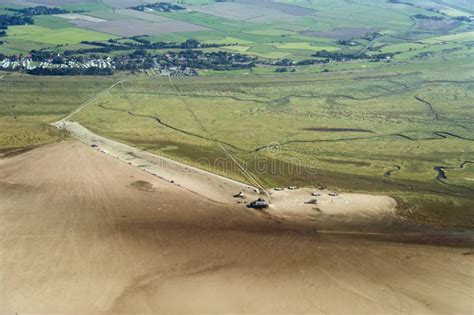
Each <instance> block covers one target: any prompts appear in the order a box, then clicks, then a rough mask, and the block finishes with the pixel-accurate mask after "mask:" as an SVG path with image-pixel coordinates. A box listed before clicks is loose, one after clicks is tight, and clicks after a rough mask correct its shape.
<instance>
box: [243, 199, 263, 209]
mask: <svg viewBox="0 0 474 315" xmlns="http://www.w3.org/2000/svg"><path fill="white" fill-rule="evenodd" d="M247 207H249V208H253V209H266V208H268V202H267V201H266V200H263V199H262V198H258V199H257V200H255V201H252V202H251V203H249V205H248V206H247Z"/></svg>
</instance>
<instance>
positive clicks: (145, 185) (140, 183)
mask: <svg viewBox="0 0 474 315" xmlns="http://www.w3.org/2000/svg"><path fill="white" fill-rule="evenodd" d="M130 186H131V187H133V188H135V189H138V190H142V191H153V190H154V188H153V184H152V183H150V182H147V181H145V180H137V181H135V182H133V183H131V184H130Z"/></svg>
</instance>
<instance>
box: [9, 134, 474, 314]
mask: <svg viewBox="0 0 474 315" xmlns="http://www.w3.org/2000/svg"><path fill="white" fill-rule="evenodd" d="M346 197H347V196H346ZM278 198H283V199H285V198H284V194H280V197H277V199H278ZM340 198H345V197H344V195H342V196H340ZM357 198H360V197H357ZM357 198H356V199H357ZM341 200H345V199H341ZM384 200H385V199H384ZM384 202H385V201H384ZM286 204H288V206H289V207H291V202H289V203H285V202H282V203H281V205H286ZM359 204H360V205H363V204H364V203H363V202H362V201H360V203H359ZM321 209H322V211H323V213H327V212H330V211H331V207H330V205H329V203H328V204H326V205H324V206H322V208H321ZM280 212H284V213H285V216H281V217H280V216H279V213H280ZM0 217H1V221H0V222H1V223H0V277H1V281H0V283H1V285H0V301H1V303H0V313H2V314H10V313H11V314H14V313H19V314H21V313H42V314H52V313H55V314H58V313H61V314H64V313H67V314H116V313H150V314H151V313H154V314H165V313H168V314H169V313H173V314H175V313H181V314H191V313H192V314H196V313H198V314H209V313H219V314H221V313H251V314H263V313H267V314H275V313H281V314H283V313H284V314H287V313H301V314H303V313H306V314H328V313H330V314H406V313H412V314H469V313H470V312H472V305H473V302H474V301H473V295H474V286H473V280H474V279H473V272H472V270H474V269H473V268H474V253H473V250H472V235H471V234H470V233H462V232H456V233H454V232H452V233H451V232H449V231H434V230H426V229H425V230H423V229H421V228H419V229H418V228H417V227H413V226H406V225H405V223H403V222H399V221H398V220H397V218H396V215H395V214H394V213H390V212H388V213H384V214H383V215H379V212H377V211H369V212H368V213H366V214H365V215H364V216H354V217H353V216H352V214H351V213H350V212H347V211H338V212H336V213H334V215H332V216H326V215H318V214H314V216H306V215H305V216H296V217H295V218H294V219H293V218H292V217H291V216H290V215H288V209H285V210H284V211H283V210H281V209H280V208H278V209H276V210H271V211H268V212H259V211H256V210H250V209H247V208H245V207H244V206H243V205H241V204H230V203H219V202H215V201H212V200H210V199H208V198H205V197H203V196H200V195H199V194H196V193H193V192H191V191H189V190H186V189H185V188H183V187H181V186H178V185H176V184H173V183H170V182H169V181H165V180H162V179H160V178H158V177H156V176H153V175H152V174H149V173H146V172H144V171H142V170H140V169H138V168H136V167H133V166H131V165H128V164H127V163H125V162H123V161H120V160H119V159H116V158H113V157H111V156H109V155H107V154H104V153H101V152H100V151H98V150H94V149H92V148H90V147H89V146H86V145H85V144H82V143H80V142H78V141H69V142H61V143H56V144H51V145H46V146H42V147H39V148H36V149H33V150H30V151H27V152H24V153H22V154H19V155H16V156H12V157H8V158H3V159H0ZM443 244H445V245H443ZM453 245H455V246H453Z"/></svg>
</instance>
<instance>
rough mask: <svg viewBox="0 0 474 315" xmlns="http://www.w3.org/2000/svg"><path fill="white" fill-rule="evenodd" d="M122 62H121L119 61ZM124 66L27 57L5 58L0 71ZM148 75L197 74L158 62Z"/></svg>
mask: <svg viewBox="0 0 474 315" xmlns="http://www.w3.org/2000/svg"><path fill="white" fill-rule="evenodd" d="M118 62H119V63H120V62H121V61H120V60H119V61H118ZM122 66H123V65H119V64H117V61H116V60H114V59H112V58H110V57H107V58H95V59H94V58H87V59H83V58H81V59H72V58H61V59H59V60H58V59H55V58H51V59H43V60H42V61H34V60H33V59H32V58H31V57H30V56H25V57H5V58H4V59H3V60H1V59H0V69H1V70H5V71H24V70H26V71H28V70H34V69H89V68H97V69H110V70H115V69H118V70H123V67H122ZM145 71H146V72H147V73H148V74H151V75H159V76H196V75H197V72H196V71H195V70H194V69H192V68H190V67H174V66H171V67H170V66H168V65H163V64H159V63H157V62H156V61H155V62H154V65H153V67H152V68H150V69H147V70H145Z"/></svg>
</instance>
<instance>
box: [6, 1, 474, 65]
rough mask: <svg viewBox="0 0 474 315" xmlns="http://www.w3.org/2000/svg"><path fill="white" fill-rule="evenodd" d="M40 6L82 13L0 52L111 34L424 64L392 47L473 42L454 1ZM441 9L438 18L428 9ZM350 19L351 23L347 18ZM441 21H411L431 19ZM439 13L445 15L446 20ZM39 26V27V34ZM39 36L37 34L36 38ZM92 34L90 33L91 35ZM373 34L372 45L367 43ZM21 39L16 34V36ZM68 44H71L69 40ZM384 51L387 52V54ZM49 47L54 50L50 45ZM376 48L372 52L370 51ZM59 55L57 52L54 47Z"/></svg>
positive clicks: (44, 21)
mask: <svg viewBox="0 0 474 315" xmlns="http://www.w3.org/2000/svg"><path fill="white" fill-rule="evenodd" d="M31 3H32V2H28V1H26V0H25V1H23V0H9V1H7V2H5V3H4V4H3V3H2V4H3V5H0V10H2V9H3V8H6V7H8V5H10V6H11V5H13V6H16V7H21V6H28V5H31ZM37 3H40V4H47V5H56V6H59V7H60V8H64V9H68V10H80V12H81V13H79V14H76V13H75V15H77V16H79V18H76V19H72V18H71V15H69V16H68V15H58V16H37V17H35V21H36V22H35V24H36V25H35V26H26V27H19V29H18V30H14V29H15V28H13V30H12V31H11V32H10V33H9V36H8V37H9V38H8V40H7V41H6V43H4V44H3V45H0V52H3V53H12V52H24V53H26V52H28V51H26V50H21V49H17V48H16V47H15V40H19V39H21V40H22V41H24V42H25V43H28V44H29V45H30V47H31V49H33V48H35V49H36V48H38V49H40V48H43V47H42V46H41V43H46V44H48V45H63V44H67V43H77V42H80V41H83V40H86V38H88V40H91V41H106V40H108V39H110V38H115V36H123V37H130V36H148V37H149V38H150V39H152V40H156V41H178V42H180V41H185V40H187V39H190V38H193V39H197V40H199V41H201V42H203V43H221V44H224V43H227V44H234V43H238V44H239V45H241V46H242V47H245V48H239V47H228V49H229V50H230V51H236V52H239V51H240V52H246V53H247V54H249V55H252V56H257V57H259V58H264V59H265V58H266V59H270V60H278V59H282V58H290V59H294V60H297V61H299V60H304V59H307V58H310V57H311V55H312V54H313V53H314V52H317V51H320V50H327V51H341V52H344V53H360V52H363V51H364V52H368V53H369V54H375V53H378V52H385V51H389V52H390V53H392V54H395V56H394V57H395V58H396V59H398V60H407V59H408V60H413V59H415V60H416V59H419V58H421V57H420V56H419V55H418V54H413V53H412V52H413V51H410V53H411V54H407V52H406V51H403V50H396V49H395V48H396V47H397V46H396V45H413V46H415V47H416V46H417V45H419V43H424V44H439V45H440V46H443V47H444V46H446V49H451V48H450V47H449V46H450V45H452V44H454V43H455V44H457V45H458V46H457V47H456V48H455V49H457V50H463V49H468V48H469V47H471V45H472V42H473V40H472V39H473V35H472V29H471V28H470V27H469V26H468V25H467V23H462V22H460V21H457V20H454V19H450V18H456V17H460V16H469V14H470V10H472V8H469V7H466V5H465V4H461V5H459V3H457V2H456V1H454V0H453V1H444V2H442V3H441V2H439V1H431V0H429V1H428V0H427V1H415V3H414V5H406V4H402V3H389V2H383V1H381V2H377V3H375V4H374V3H373V2H371V1H362V0H357V1H350V2H342V1H318V2H310V1H309V2H308V1H291V2H288V3H283V2H278V3H277V2H270V1H269V2H267V1H263V2H259V1H257V2H255V1H235V2H213V1H189V0H188V1H184V2H183V3H182V5H184V6H185V7H186V10H181V11H174V12H159V11H149V12H140V11H136V10H132V9H130V7H132V6H135V5H138V4H141V3H142V2H141V1H138V0H125V1H100V2H99V1H95V0H90V1H79V0H78V1H59V0H54V1H53V0H51V1H49V0H43V2H37ZM428 9H430V10H431V9H433V10H434V9H436V10H439V12H440V13H436V12H433V11H428ZM348 13H350V14H351V18H350V19H347V18H344V16H346V15H347V14H348ZM428 13H429V15H432V16H436V17H440V16H441V17H443V18H444V19H443V20H427V19H416V18H414V16H416V15H426V14H428ZM441 14H445V15H444V16H443V15H441ZM80 16H82V17H80ZM36 26H39V27H42V28H41V29H37V28H36ZM38 31H40V32H41V35H42V34H43V33H44V35H42V36H41V37H40V38H35V36H36V34H38ZM90 31H94V32H90ZM373 32H378V33H379V34H380V36H379V37H377V38H375V39H373V40H372V39H368V38H365V37H366V35H367V34H368V33H373ZM18 33H19V34H18ZM66 38H70V40H66ZM347 39H354V40H356V42H357V45H355V46H347V45H341V43H340V42H339V41H340V40H347ZM386 46H389V47H391V48H392V49H388V50H387V49H385V47H386ZM435 46H436V45H431V46H430V47H429V48H428V49H426V51H425V50H423V51H419V53H420V54H421V55H422V56H423V55H424V54H427V53H434V54H437V53H439V51H440V50H443V49H440V47H435ZM51 48H54V46H52V47H51ZM372 48H373V49H372ZM57 49H60V47H57Z"/></svg>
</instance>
